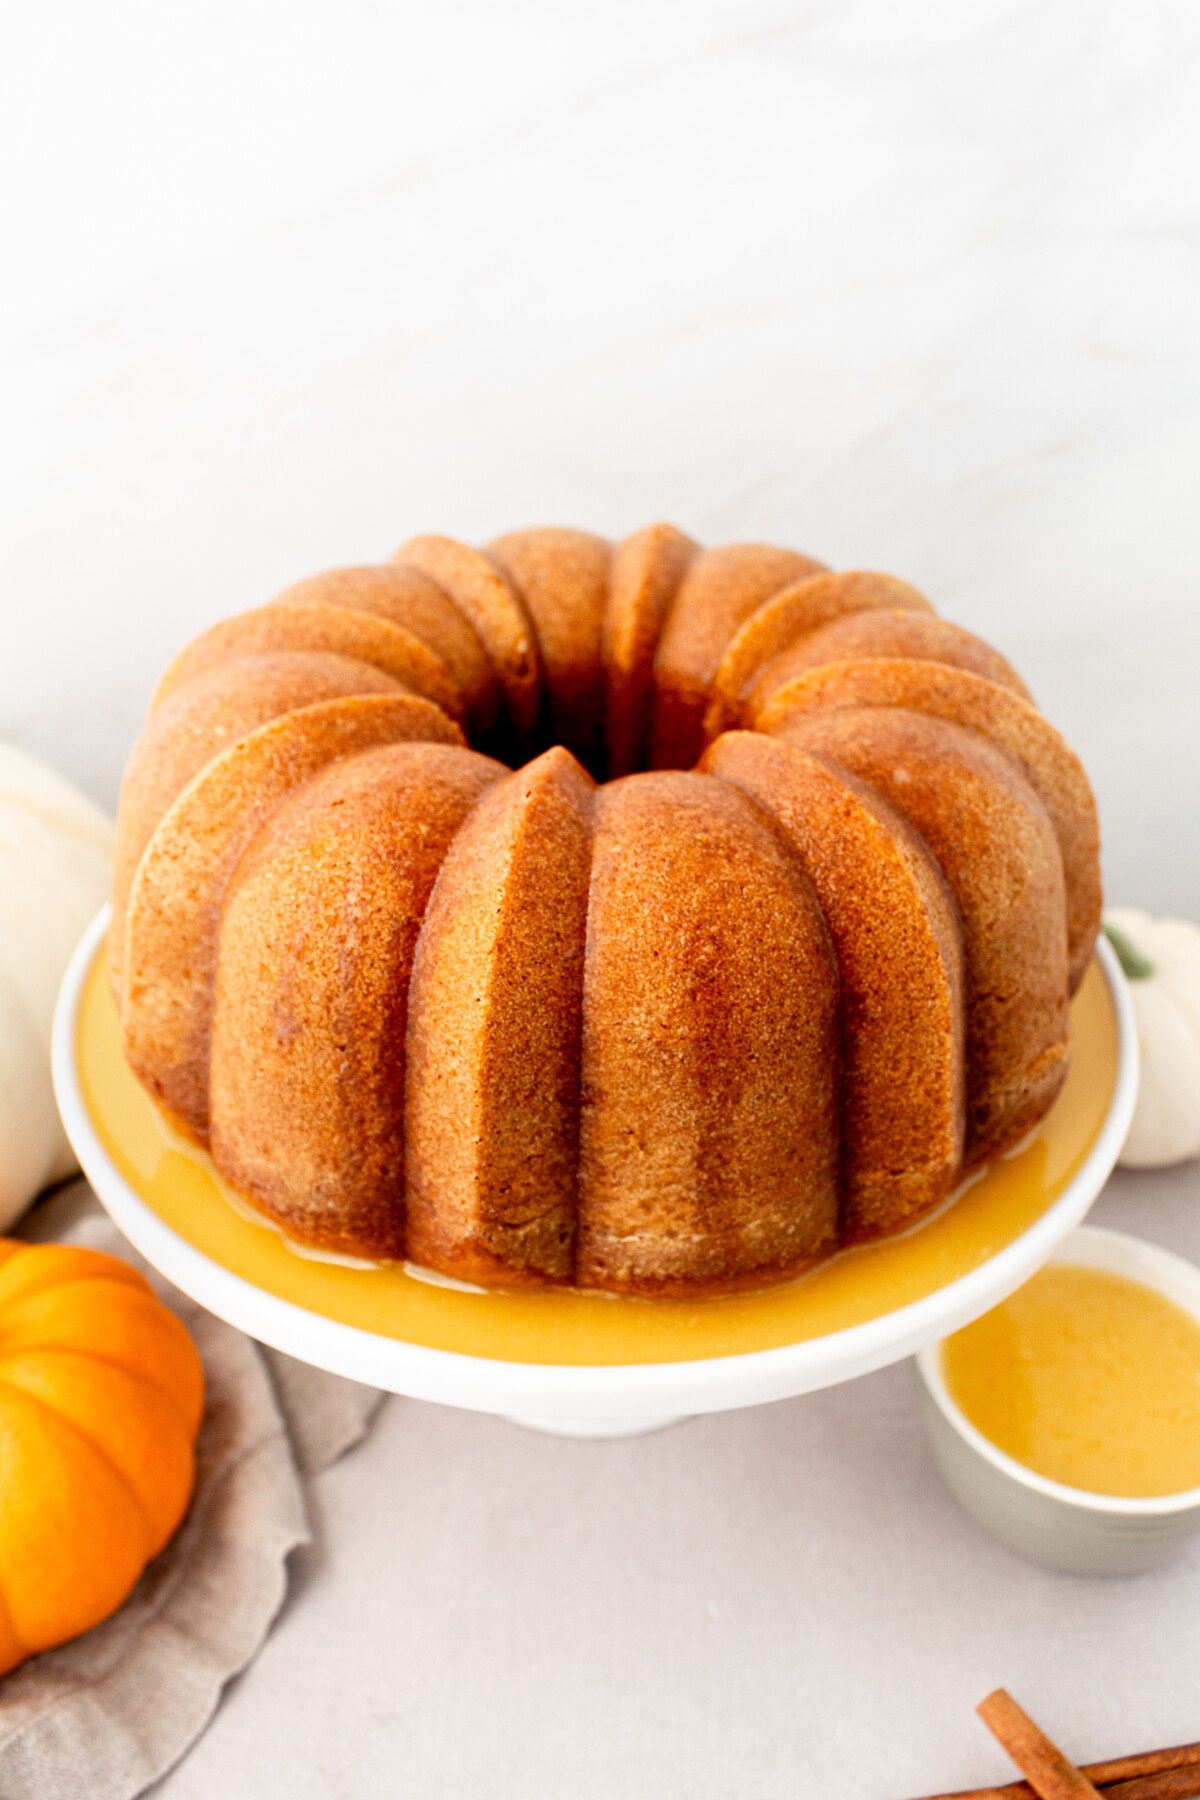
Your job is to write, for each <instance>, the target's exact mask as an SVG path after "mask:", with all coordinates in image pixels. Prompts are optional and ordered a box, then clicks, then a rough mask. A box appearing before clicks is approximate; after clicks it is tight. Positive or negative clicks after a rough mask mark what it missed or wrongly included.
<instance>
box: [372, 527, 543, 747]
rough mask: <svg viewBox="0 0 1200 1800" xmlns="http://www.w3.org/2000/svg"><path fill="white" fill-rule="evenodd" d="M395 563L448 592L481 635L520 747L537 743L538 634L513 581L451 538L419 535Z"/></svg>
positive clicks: (480, 553)
mask: <svg viewBox="0 0 1200 1800" xmlns="http://www.w3.org/2000/svg"><path fill="white" fill-rule="evenodd" d="M391 562H392V564H398V565H401V566H406V565H407V566H411V567H412V568H415V569H420V570H421V571H422V573H424V574H426V575H428V576H430V577H431V579H432V580H434V581H436V582H437V584H438V586H439V587H441V588H444V589H445V591H446V593H448V594H449V595H450V598H451V599H452V600H453V601H454V604H455V605H456V606H457V607H459V609H460V610H461V611H462V612H463V613H465V614H466V616H467V618H468V619H469V620H470V622H471V624H472V625H473V626H474V628H475V631H476V632H477V634H478V636H479V640H480V642H481V643H482V645H483V647H484V649H485V650H486V651H487V653H488V656H489V657H490V659H491V663H492V667H493V668H494V669H495V671H496V679H497V680H498V681H499V683H500V686H501V688H502V689H503V692H504V703H505V707H506V710H507V713H508V720H509V723H510V725H511V727H512V732H513V735H514V737H515V741H516V744H517V746H518V748H525V749H526V750H527V749H528V747H529V746H530V745H531V744H532V743H533V740H534V735H535V733H536V731H537V724H538V716H539V714H540V711H541V705H542V672H541V664H540V659H539V656H538V648H537V633H536V632H535V631H534V628H533V623H532V621H531V619H530V617H529V614H528V613H527V612H526V610H525V604H524V602H523V601H522V599H521V597H520V595H519V594H518V593H517V591H516V589H515V588H514V587H513V584H512V582H511V581H510V580H509V579H508V576H507V575H506V574H505V573H504V571H503V569H501V568H498V567H497V565H496V564H495V563H494V562H493V561H492V560H491V558H490V557H488V556H485V555H484V553H483V551H482V550H472V549H471V547H470V545H468V544H460V543H458V542H456V540H455V539H454V538H448V537H415V538H410V539H409V540H408V542H407V543H406V544H402V545H401V546H400V548H399V550H397V552H396V554H395V556H393V557H392V559H391Z"/></svg>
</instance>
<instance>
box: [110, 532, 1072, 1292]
mask: <svg viewBox="0 0 1200 1800" xmlns="http://www.w3.org/2000/svg"><path fill="white" fill-rule="evenodd" d="M452 715H453V716H452ZM456 717H461V718H462V719H464V720H465V721H466V724H467V725H468V726H469V728H470V731H471V733H472V739H473V743H474V746H475V748H470V747H468V746H467V744H466V743H465V740H464V738H463V734H462V732H461V731H460V729H459V727H458V725H457V723H456V722H455V719H456ZM743 720H745V721H746V722H751V721H752V722H753V724H754V727H755V729H754V730H753V731H745V730H730V729H727V728H728V727H730V726H733V725H736V724H737V723H738V722H739V721H743ZM551 738H552V739H555V740H557V741H556V742H555V744H554V747H553V748H546V743H547V739H551ZM706 739H707V741H708V747H707V749H706V751H705V754H704V756H703V759H702V763H701V765H700V766H699V767H697V768H695V769H693V768H691V766H690V765H691V764H692V763H693V761H694V759H695V758H696V756H697V755H698V753H699V751H700V749H701V745H702V742H703V741H705V740H706ZM483 746H487V747H489V748H495V749H497V750H499V751H501V752H502V753H503V755H504V756H505V757H506V758H513V759H524V758H525V757H527V756H531V755H534V753H535V751H537V750H539V749H541V750H542V751H543V752H544V753H543V754H541V755H536V756H535V760H533V761H531V762H529V763H527V764H526V766H524V767H522V768H518V769H517V770H516V771H515V772H513V771H511V770H510V769H508V768H505V767H504V765H503V764H502V763H498V762H491V761H489V760H488V758H487V757H483V756H480V755H478V754H477V750H478V748H481V747H483ZM573 752H574V754H573ZM576 755H578V756H579V757H581V758H583V759H585V760H586V763H587V765H588V767H587V768H585V767H581V765H580V762H579V761H577V760H576ZM651 760H653V761H654V762H655V764H656V765H657V768H656V770H655V772H653V773H639V772H638V771H639V770H644V769H645V767H646V764H647V762H648V761H651ZM680 765H682V766H680ZM589 769H590V771H591V773H589ZM605 769H606V770H607V771H608V772H609V773H610V774H611V775H616V776H617V777H619V778H617V779H610V780H609V781H608V783H607V785H605V786H603V787H600V788H597V787H596V786H595V783H594V781H593V779H592V774H597V775H598V774H600V773H601V772H602V771H604V770H605ZM117 836H118V843H117V867H116V873H115V879H114V921H113V926H112V958H111V961H112V970H113V976H114V985H115V987H116V989H117V991H118V998H119V1003H120V1007H121V1023H122V1033H123V1039H124V1044H125V1048H126V1054H127V1057H128V1059H129V1062H130V1064H131V1066H132V1068H133V1069H134V1072H135V1073H136V1074H137V1076H138V1077H139V1079H140V1080H141V1081H142V1082H143V1083H144V1085H145V1086H146V1087H147V1089H148V1090H149V1092H150V1093H151V1095H152V1096H153V1097H154V1098H155V1099H156V1100H157V1101H158V1103H159V1104H160V1105H161V1106H163V1107H164V1109H165V1110H166V1111H167V1113H168V1114H169V1115H170V1116H171V1117H172V1118H173V1119H174V1121H175V1122H176V1123H177V1124H178V1125H179V1126H180V1127H181V1129H182V1130H184V1131H185V1132H187V1133H188V1134H190V1136H191V1137H192V1138H193V1139H194V1140H195V1141H196V1142H198V1143H200V1144H206V1143H209V1142H211V1147H212V1151H213V1155H214V1159H215V1161H216V1164H217V1167H218V1169H219V1170H220V1171H221V1173H222V1175H223V1176H224V1178H225V1179H226V1181H228V1182H229V1183H230V1184H231V1189H232V1190H236V1191H237V1192H238V1193H240V1194H242V1195H243V1196H244V1197H245V1198H246V1199H248V1200H249V1201H250V1202H251V1203H252V1204H253V1205H255V1206H257V1207H258V1208H259V1209H260V1210H262V1211H264V1212H265V1213H266V1214H268V1215H269V1216H270V1217H271V1219H273V1220H274V1221H275V1223H277V1224H279V1225H280V1226H281V1227H282V1228H283V1229H284V1230H285V1231H286V1232H288V1233H289V1234H290V1235H291V1236H293V1237H294V1238H296V1239H297V1240H301V1241H303V1242H305V1243H307V1244H309V1245H312V1246H314V1247H316V1248H319V1249H323V1250H326V1251H329V1252H335V1253H338V1254H345V1255H351V1256H363V1257H367V1258H369V1259H379V1258H383V1259H388V1258H394V1257H400V1256H405V1255H408V1256H413V1257H415V1258H416V1259H418V1260H419V1261H421V1262H423V1263H424V1264H425V1265H426V1266H427V1267H430V1268H431V1269H434V1270H437V1271H440V1272H441V1273H442V1274H444V1275H448V1276H449V1275H453V1276H457V1277H459V1278H462V1279H466V1280H468V1281H477V1282H482V1283H486V1284H488V1285H500V1286H504V1285H514V1286H522V1285H523V1286H527V1287H528V1286H548V1285H554V1284H578V1285H579V1286H581V1287H583V1288H591V1289H597V1288H598V1289H605V1290H609V1291H612V1292H617V1293H628V1294H632V1295H635V1296H645V1297H653V1296H655V1295H677V1296H680V1297H688V1298H690V1297H701V1296H704V1295H709V1294H720V1293H729V1292H734V1291H738V1290H741V1289H745V1288H759V1287H767V1286H771V1285H774V1284H776V1283H778V1282H780V1281H783V1280H785V1279H787V1278H789V1277H790V1276H791V1275H793V1274H796V1273H799V1272H802V1271H803V1270H804V1269H806V1268H808V1267H809V1266H811V1264H812V1263H813V1262H814V1261H816V1260H818V1259H820V1258H821V1257H823V1256H826V1255H828V1254H830V1253H831V1252H832V1251H833V1250H834V1249H835V1248H837V1247H838V1245H840V1244H853V1243H857V1242H866V1241H869V1240H871V1239H874V1238H877V1237H879V1236H881V1235H883V1234H885V1233H888V1232H893V1231H896V1230H900V1229H903V1228H904V1227H905V1226H906V1225H907V1224H909V1223H911V1222H912V1221H913V1220H914V1219H917V1218H919V1217H920V1216H921V1215H922V1214H923V1213H925V1212H927V1211H928V1210H929V1209H930V1208H931V1207H933V1206H935V1205H936V1204H937V1203H938V1201H940V1200H941V1199H942V1198H943V1197H944V1196H945V1194H946V1193H947V1192H948V1191H951V1190H952V1189H953V1186H954V1184H955V1183H956V1181H957V1179H958V1178H959V1177H960V1176H961V1174H962V1172H963V1170H964V1168H969V1167H972V1166H974V1165H976V1164H978V1163H980V1162H982V1161H983V1160H985V1159H986V1158H988V1157H989V1156H992V1155H995V1154H997V1153H999V1152H1001V1151H1003V1150H1004V1149H1006V1148H1007V1147H1008V1146H1010V1145H1011V1144H1012V1143H1013V1141H1014V1140H1015V1139H1018V1138H1020V1137H1021V1136H1022V1135H1023V1134H1024V1133H1025V1132H1026V1130H1027V1129H1028V1128H1029V1127H1030V1126H1031V1125H1033V1124H1034V1123H1035V1122H1036V1121H1037V1120H1038V1119H1039V1118H1040V1117H1041V1116H1042V1114H1043V1113H1044V1112H1045V1111H1046V1109H1047V1107H1048V1106H1049V1105H1050V1104H1051V1102H1052V1101H1053V1099H1054V1096H1055V1094H1056V1093H1057V1091H1058V1088H1059V1086H1060V1085H1061V1082H1062V1079H1063V1076H1064V1074H1065V1070H1066V1056H1067V1040H1066V1022H1067V997H1068V982H1070V983H1072V984H1073V983H1075V982H1076V981H1078V979H1079V978H1080V977H1081V976H1082V973H1083V970H1084V968H1085V967H1086V964H1087V961H1088V959H1089V957H1090V955H1091V950H1092V945H1093V942H1094V938H1095V934H1096V930H1097V928H1098V923H1099V908H1100V881H1099V862H1098V848H1099V838H1098V831H1097V827H1096V815H1095V805H1094V802H1093V800H1092V797H1091V793H1090V789H1089V788H1088V785H1087V781H1086V778H1085V777H1084V775H1083V771H1082V770H1081V769H1080V767H1079V764H1078V762H1077V760H1076V759H1075V758H1074V757H1073V756H1072V755H1071V753H1070V751H1069V750H1067V748H1066V746H1065V745H1064V744H1063V743H1062V740H1061V739H1060V738H1059V737H1058V735H1057V733H1056V732H1054V731H1053V729H1052V728H1051V727H1050V726H1049V725H1047V724H1046V722H1045V720H1043V719H1042V718H1041V716H1040V714H1038V713H1037V711H1036V709H1035V708H1034V707H1033V705H1032V703H1031V702H1030V701H1029V700H1028V698H1027V697H1026V696H1025V694H1024V690H1023V689H1022V687H1021V684H1020V682H1019V680H1018V678H1017V677H1016V676H1015V675H1014V674H1013V672H1012V670H1011V668H1010V667H1009V665H1008V664H1007V663H1006V662H1005V661H1004V659H1003V658H1001V657H1000V656H998V655H997V653H996V652H994V651H992V650H991V649H990V648H989V647H988V646H986V645H984V644H981V643H980V641H979V640H978V639H976V638H973V637H972V636H971V635H970V634H969V633H967V632H963V631H961V630H960V629H959V628H957V627H955V626H952V625H948V624H946V623H945V622H944V621H941V620H939V619H937V618H936V617H934V615H933V612H932V608H931V607H930V606H929V603H928V601H926V600H925V599H924V597H923V596H922V595H921V594H919V593H918V592H917V591H916V590H915V589H913V588H910V587H909V586H908V584H907V583H904V582H901V581H899V580H897V579H896V578H895V577H893V576H887V575H881V574H876V573H873V572H871V571H865V570H857V571H856V570H851V571H847V572H842V573H834V572H832V571H828V570H824V569H822V567H821V565H820V564H817V563H814V562H813V560H812V559H811V558H809V557H805V556H801V555H800V554H799V553H797V552H793V551H790V550H780V549H775V548H773V547H770V546H766V545H753V544H740V545H729V546H725V547H724V548H721V549H717V550H701V549H700V548H699V547H698V546H697V545H696V544H694V543H693V542H692V540H691V539H690V538H688V537H686V536H685V535H684V534H683V533H682V532H680V531H677V530H676V529H675V528H674V527H672V526H668V525H657V526H651V527H649V528H648V529H647V530H646V531H643V532H638V533H635V534H633V535H632V536H631V537H628V538H626V539H624V540H623V541H622V542H621V543H619V544H618V545H616V547H615V549H610V546H609V545H608V544H607V543H606V542H605V541H604V540H603V539H601V538H598V537H596V536H593V535H592V534H590V533H586V532H576V531H569V530H565V529H558V528H546V529H541V530H534V531H519V532H513V533H509V534H507V535H506V536H504V537H501V538H498V539H496V540H495V541H494V542H493V543H492V544H491V545H489V546H488V547H487V548H485V549H482V550H479V549H473V548H470V547H469V546H467V545H465V544H459V543H456V542H454V541H453V540H452V539H449V538H439V537H421V538H415V539H412V540H410V542H409V543H408V544H406V545H405V546H404V547H403V549H402V550H401V551H400V552H399V553H398V554H397V556H396V557H395V558H394V559H393V560H392V562H390V563H389V564H388V565H386V566H385V567H382V568H373V567H359V568H347V569H335V570H330V571H328V572H326V574H324V575H322V576H317V577H314V578H313V579H312V580H310V581H307V582H302V583H299V584H297V585H296V586H294V587H292V588H290V589H289V590H287V592H286V593H284V594H282V595H280V596H278V598H277V600H276V601H275V602H273V603H272V604H271V605H268V606H266V607H262V608H260V609H258V610H257V611H255V612H252V613H248V614H245V615H243V616H242V617H241V618H240V619H235V620H229V621H225V623H223V624H221V625H218V626H216V627H214V628H213V629H212V630H211V631H209V632H206V633H205V634H204V635H203V636H202V637H201V638H200V639H198V640H197V642H196V643H195V644H193V645H192V646H190V647H189V648H188V649H187V650H185V651H184V653H183V654H182V656H180V657H179V658H177V659H176V661H175V663H174V664H173V665H172V667H171V668H170V669H169V670H168V672H167V674H166V676H165V677H164V679H163V682H162V683H161V684H160V689H159V693H158V696H157V697H156V702H155V706H154V708H153V710H152V712H151V715H150V719H149V721H148V724H147V727H146V730H145V732H144V734H143V738H142V740H141V742H140V743H139V745H138V747H137V749H136V750H135V753H134V756H133V758H132V760H131V763H130V767H129V770H128V772H127V776H126V781H125V784H124V787H123V790H122V800H121V813H120V820H119V826H118V834H117ZM214 1021H215V1023H214Z"/></svg>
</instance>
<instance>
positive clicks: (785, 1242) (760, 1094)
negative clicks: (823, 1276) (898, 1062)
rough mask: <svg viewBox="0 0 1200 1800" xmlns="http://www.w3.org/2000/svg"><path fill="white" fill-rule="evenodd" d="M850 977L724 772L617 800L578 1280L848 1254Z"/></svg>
mask: <svg viewBox="0 0 1200 1800" xmlns="http://www.w3.org/2000/svg"><path fill="white" fill-rule="evenodd" d="M836 1068H837V970H836V965H835V962H834V957H833V950H832V947H831V945H830V942H829V935H828V933H827V931H826V929H825V924H824V921H823V920H822V918H821V914H820V910H819V908H818V906H817V903H816V899H815V897H814V895H813V892H812V888H811V886H810V885H809V882H808V880H807V877H806V876H805V874H804V871H803V869H802V868H801V867H800V863H799V860H798V858H797V857H796V856H795V854H794V852H792V851H791V849H790V848H789V847H788V846H787V845H786V844H785V843H784V842H783V841H782V839H781V838H780V837H779V836H778V835H777V834H776V832H775V831H774V829H773V827H772V826H771V825H770V823H769V822H768V821H767V820H766V819H765V818H764V817H763V815H762V814H761V812H760V811H759V810H758V808H757V807H755V806H754V805H753V804H752V803H751V802H750V801H749V800H747V799H746V797H745V796H744V795H743V794H740V793H738V792H737V790H736V789H734V788H731V787H730V786H728V785H727V784H726V783H725V782H722V781H717V780H714V779H713V778H712V777H711V776H705V775H694V774H692V775H689V774H682V773H679V774H677V773H662V774H656V775H630V776H626V777H625V779H624V780H622V781H616V782H611V783H609V785H608V786H606V787H604V788H602V789H600V791H599V793H598V795H597V799H596V823H595V848H594V854H593V864H592V886H591V899H590V903H589V910H588V937H587V956H586V963H585V973H584V992H583V1078H582V1102H583V1104H582V1116H581V1130H580V1159H579V1190H580V1192H579V1239H578V1251H577V1262H576V1269H577V1279H578V1280H579V1282H580V1283H581V1284H583V1285H585V1286H589V1287H600V1288H616V1289H620V1290H622V1291H625V1292H633V1293H644V1294H653V1293H681V1294H682V1293H689V1292H702V1291H709V1292H713V1291H719V1290H720V1289H721V1288H722V1287H723V1286H729V1285H736V1284H737V1283H738V1282H739V1280H741V1279H744V1278H754V1277H755V1276H757V1277H758V1278H759V1279H762V1278H763V1276H764V1275H765V1274H766V1272H768V1271H775V1272H776V1273H777V1272H778V1271H779V1270H781V1269H792V1270H795V1269H799V1268H802V1267H804V1266H805V1265H806V1264H807V1263H808V1262H810V1261H812V1260H813V1259H814V1258H816V1257H818V1256H820V1255H822V1254H825V1253H827V1252H828V1250H829V1249H830V1248H831V1247H832V1245H833V1243H834V1242H835V1237H836V1227H837V1181H836V1154H835V1150H834V1146H835V1143H836V1129H835V1112H836Z"/></svg>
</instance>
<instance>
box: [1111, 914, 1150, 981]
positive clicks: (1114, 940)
mask: <svg viewBox="0 0 1200 1800" xmlns="http://www.w3.org/2000/svg"><path fill="white" fill-rule="evenodd" d="M1104 935H1105V937H1106V938H1107V939H1108V941H1109V943H1110V944H1111V945H1112V947H1113V949H1114V950H1115V951H1116V953H1117V961H1118V962H1119V963H1120V965H1121V967H1122V969H1123V970H1124V971H1125V974H1126V975H1127V976H1128V977H1129V979H1130V981H1148V980H1149V978H1150V976H1151V975H1153V973H1154V964H1153V963H1152V962H1151V961H1150V958H1149V957H1148V956H1145V955H1143V953H1142V951H1140V950H1139V949H1138V947H1137V945H1136V944H1135V943H1133V941H1132V940H1131V939H1130V938H1128V937H1126V935H1125V933H1124V932H1123V931H1122V930H1120V928H1119V927H1118V926H1116V925H1109V924H1108V923H1107V922H1106V923H1105V926H1104Z"/></svg>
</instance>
